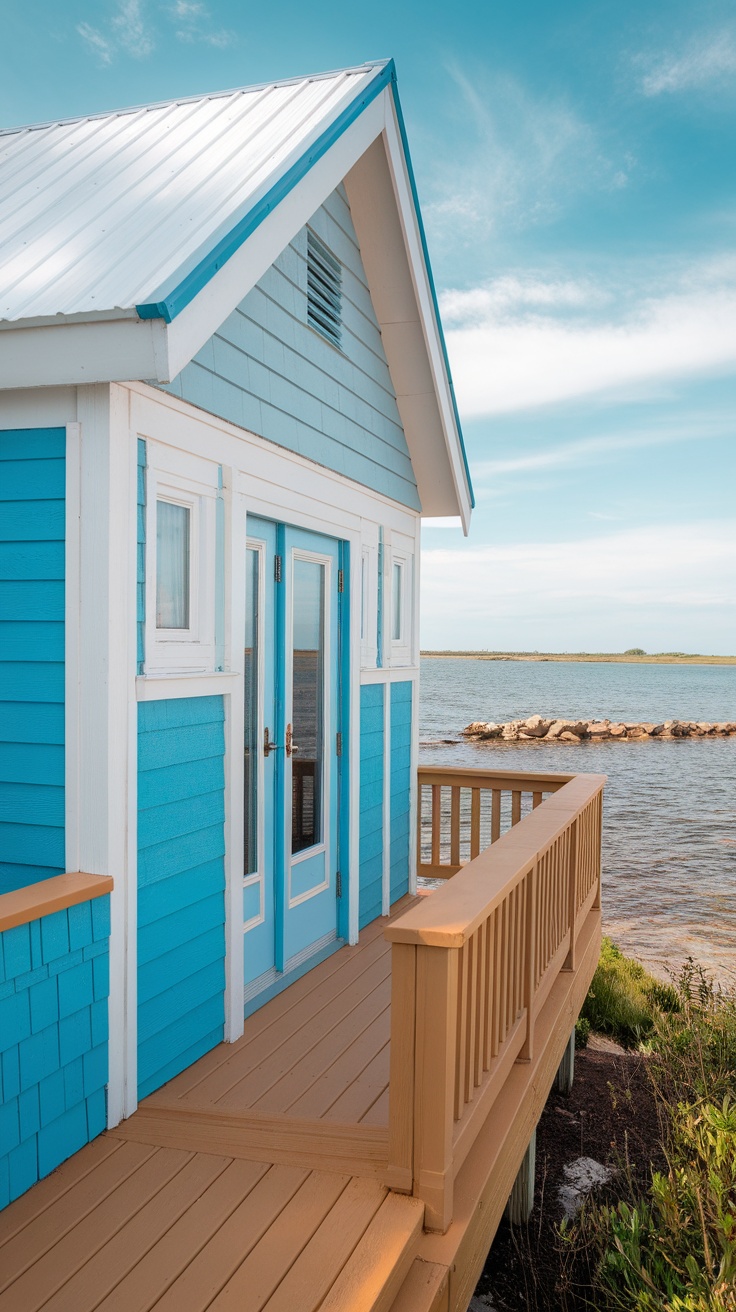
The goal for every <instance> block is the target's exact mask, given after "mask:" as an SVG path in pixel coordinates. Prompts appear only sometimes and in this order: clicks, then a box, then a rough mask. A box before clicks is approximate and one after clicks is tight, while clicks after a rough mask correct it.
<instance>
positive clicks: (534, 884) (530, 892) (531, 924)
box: [518, 860, 539, 1061]
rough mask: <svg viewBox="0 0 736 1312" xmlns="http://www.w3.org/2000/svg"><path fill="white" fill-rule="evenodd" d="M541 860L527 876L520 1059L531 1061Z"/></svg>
mask: <svg viewBox="0 0 736 1312" xmlns="http://www.w3.org/2000/svg"><path fill="white" fill-rule="evenodd" d="M538 873H539V861H538V860H536V861H535V862H534V865H533V866H532V868H531V870H530V871H529V873H528V874H527V877H526V924H525V926H524V1005H525V1007H526V1037H525V1039H524V1046H523V1048H522V1049H521V1052H520V1053H519V1057H518V1060H519V1061H531V1060H532V1057H533V1056H534V986H535V982H536V970H537V957H536V944H537V892H538V888H539V879H538Z"/></svg>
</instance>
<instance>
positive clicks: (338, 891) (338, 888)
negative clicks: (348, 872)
mask: <svg viewBox="0 0 736 1312" xmlns="http://www.w3.org/2000/svg"><path fill="white" fill-rule="evenodd" d="M335 897H342V875H341V874H340V871H339V870H338V872H337V874H336V875H335Z"/></svg>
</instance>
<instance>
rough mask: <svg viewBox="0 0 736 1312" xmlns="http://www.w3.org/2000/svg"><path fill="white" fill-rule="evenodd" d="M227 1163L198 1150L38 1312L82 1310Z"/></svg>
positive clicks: (114, 1282)
mask: <svg viewBox="0 0 736 1312" xmlns="http://www.w3.org/2000/svg"><path fill="white" fill-rule="evenodd" d="M227 1165H228V1161H227V1158H225V1157H210V1156H209V1155H208V1154H205V1153H198V1154H197V1155H196V1156H195V1157H192V1158H191V1159H190V1161H188V1162H187V1163H186V1165H185V1166H184V1168H183V1169H182V1170H181V1171H179V1172H178V1174H177V1175H175V1176H174V1178H173V1179H172V1180H169V1182H168V1184H166V1185H164V1187H163V1189H160V1190H159V1192H158V1193H157V1194H156V1195H155V1197H153V1198H151V1199H150V1200H149V1201H148V1203H146V1204H145V1206H143V1207H141V1208H140V1209H139V1210H138V1211H137V1212H135V1213H134V1215H132V1216H131V1217H130V1219H129V1220H128V1221H126V1223H125V1225H123V1226H122V1227H121V1228H120V1229H119V1230H118V1231H117V1233H116V1234H115V1235H114V1236H113V1237H112V1239H110V1240H109V1242H108V1243H106V1244H105V1245H104V1247H103V1248H101V1249H99V1250H98V1252H97V1253H96V1254H95V1256H94V1257H93V1258H91V1259H90V1260H89V1261H88V1262H85V1264H84V1266H83V1267H81V1268H80V1269H79V1271H77V1273H76V1275H74V1276H73V1277H72V1278H71V1280H68V1281H67V1282H66V1284H65V1285H64V1286H63V1288H62V1289H60V1290H59V1291H58V1293H56V1294H55V1295H54V1296H53V1297H52V1298H50V1299H49V1301H48V1302H47V1303H44V1312H87V1309H90V1312H91V1309H93V1308H96V1307H97V1304H98V1302H99V1301H100V1299H102V1298H104V1297H105V1296H106V1295H107V1294H108V1293H110V1292H111V1290H113V1289H114V1288H115V1286H116V1285H117V1284H119V1283H120V1281H121V1280H122V1279H124V1277H125V1276H127V1275H128V1273H129V1272H130V1271H131V1270H132V1269H133V1268H134V1267H135V1266H136V1263H137V1262H139V1261H140V1260H141V1259H142V1258H144V1257H145V1256H146V1254H147V1253H148V1252H149V1250H150V1249H151V1248H152V1247H153V1245H154V1244H155V1243H156V1242H157V1241H158V1240H159V1239H160V1238H161V1237H162V1236H163V1235H164V1234H165V1233H166V1231H167V1230H169V1229H170V1227H171V1226H172V1225H174V1224H175V1222H176V1221H178V1220H179V1219H180V1217H181V1216H182V1215H184V1214H185V1213H186V1212H187V1211H188V1210H189V1208H190V1207H191V1206H192V1204H193V1203H194V1202H196V1200H197V1198H199V1197H200V1196H201V1194H202V1192H203V1191H204V1190H206V1189H207V1188H209V1186H210V1185H211V1184H212V1183H213V1181H214V1180H216V1179H217V1177H218V1176H220V1175H222V1173H223V1171H224V1170H225V1168H226V1167H227Z"/></svg>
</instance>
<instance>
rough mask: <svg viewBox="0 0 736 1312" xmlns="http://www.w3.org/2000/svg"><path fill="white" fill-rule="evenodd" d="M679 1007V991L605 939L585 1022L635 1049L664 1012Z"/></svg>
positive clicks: (582, 1015) (591, 987) (584, 1007)
mask: <svg viewBox="0 0 736 1312" xmlns="http://www.w3.org/2000/svg"><path fill="white" fill-rule="evenodd" d="M678 1007H679V1001H678V996H677V992H676V990H675V989H674V988H672V987H671V986H670V985H668V984H661V983H660V982H659V980H656V979H655V978H654V976H653V975H650V974H649V972H648V971H647V970H645V969H644V967H643V966H642V965H640V964H639V962H638V961H634V960H633V959H632V958H631V957H625V956H624V955H623V953H622V952H620V951H619V949H618V948H617V947H616V945H615V944H614V943H612V942H611V940H610V938H604V940H603V943H602V945H601V956H600V961H599V963H598V966H597V968H596V972H595V975H594V976H593V982H592V984H591V986H590V991H589V993H588V996H587V998H586V999H585V1002H584V1004H583V1010H582V1012H581V1019H582V1020H583V1021H587V1022H588V1024H589V1026H590V1028H591V1029H593V1030H597V1031H598V1033H599V1034H608V1035H610V1037H611V1038H613V1039H616V1040H617V1042H618V1043H620V1044H621V1045H622V1046H623V1047H624V1048H635V1047H637V1045H638V1044H640V1043H641V1042H642V1040H643V1039H645V1038H646V1037H647V1035H648V1034H650V1032H651V1030H652V1028H653V1026H654V1023H655V1019H656V1016H657V1014H658V1012H660V1011H671V1010H673V1009H674V1010H676V1009H677V1008H678Z"/></svg>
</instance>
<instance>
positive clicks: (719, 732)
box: [463, 715, 736, 743]
mask: <svg viewBox="0 0 736 1312" xmlns="http://www.w3.org/2000/svg"><path fill="white" fill-rule="evenodd" d="M731 734H736V721H731V720H721V721H719V722H718V723H717V724H710V723H707V722H706V721H704V720H662V721H661V722H660V723H659V724H655V723H653V722H652V721H649V720H641V721H636V723H634V722H632V721H626V722H624V721H618V720H564V719H557V720H554V719H545V718H544V716H542V715H530V716H529V718H528V719H526V720H509V721H508V723H506V724H495V723H494V722H493V721H492V720H488V721H486V720H473V722H472V724H468V725H466V726H465V728H464V729H463V737H464V738H468V739H469V740H470V741H471V742H488V741H491V740H493V739H496V740H498V739H500V740H501V741H502V742H507V743H516V742H533V741H535V740H541V741H544V742H563V743H581V742H586V741H591V742H605V741H606V740H608V739H612V740H614V741H617V740H622V741H623V740H625V739H630V738H727V737H728V736H729V735H731Z"/></svg>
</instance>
